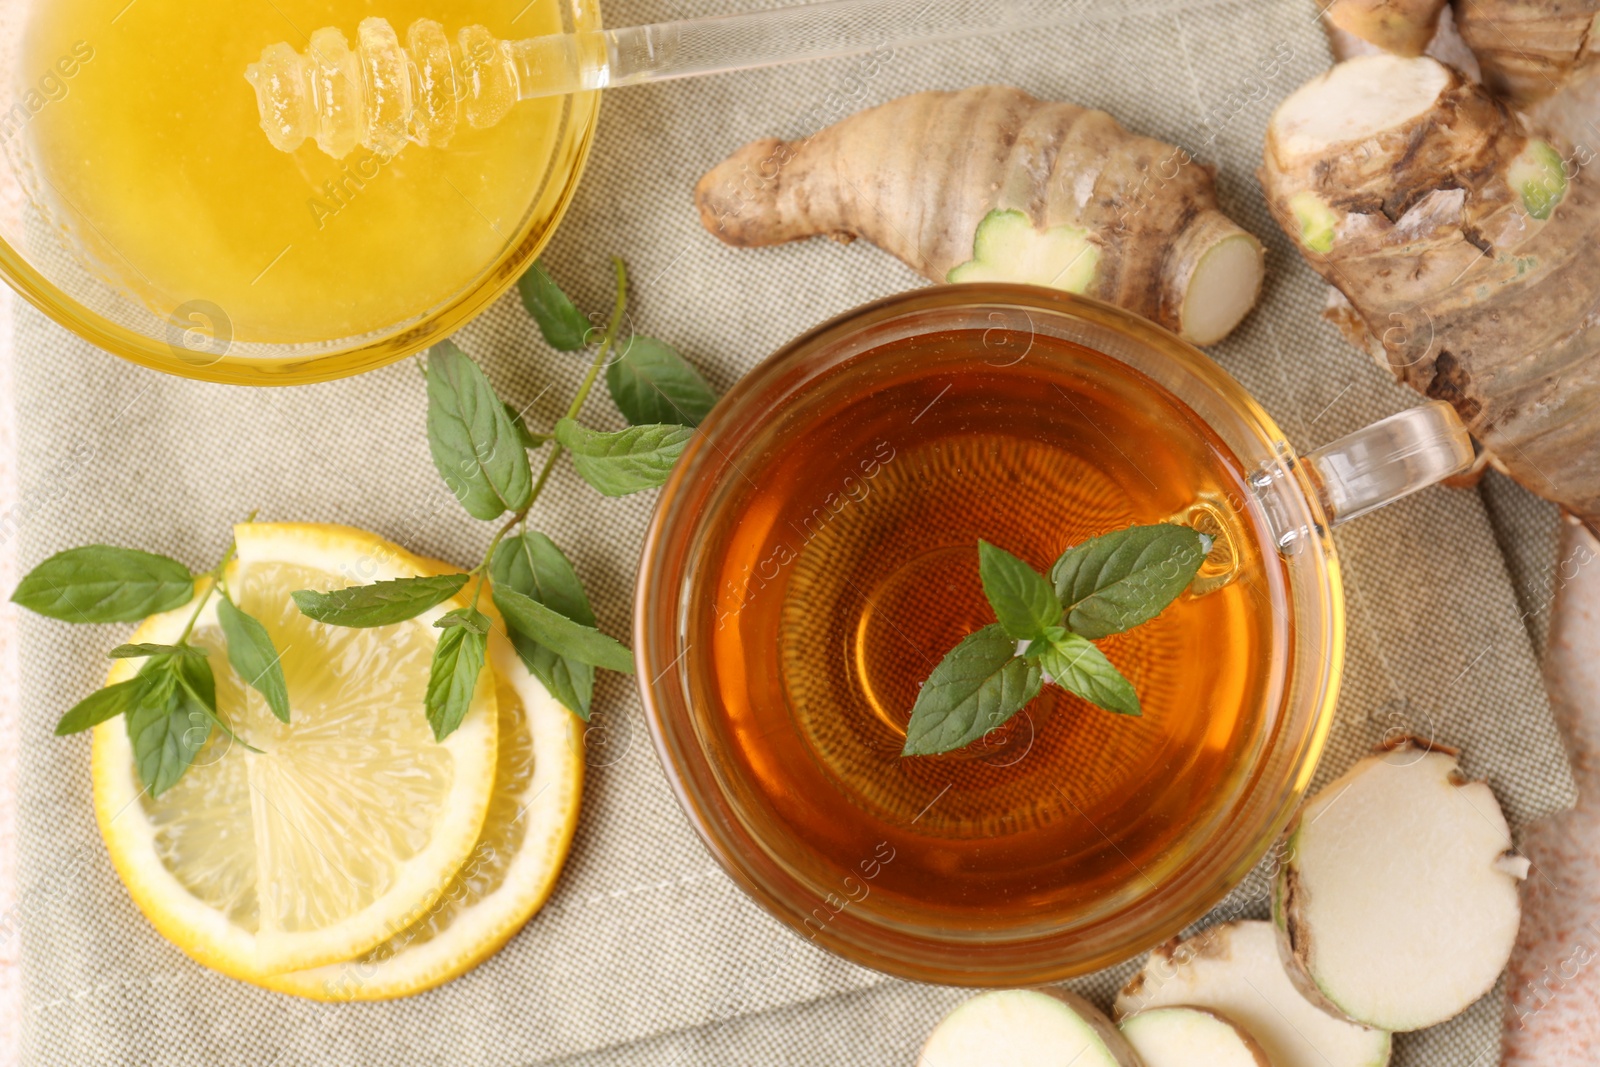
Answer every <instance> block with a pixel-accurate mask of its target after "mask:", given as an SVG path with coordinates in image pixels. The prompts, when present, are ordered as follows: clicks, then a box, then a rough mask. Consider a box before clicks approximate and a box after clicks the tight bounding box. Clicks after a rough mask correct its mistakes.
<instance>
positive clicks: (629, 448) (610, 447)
mask: <svg viewBox="0 0 1600 1067" xmlns="http://www.w3.org/2000/svg"><path fill="white" fill-rule="evenodd" d="M693 436H694V429H693V428H692V427H688V426H672V425H667V426H663V425H650V426H630V427H629V428H628V429H626V430H619V431H617V432H616V433H602V432H600V431H598V430H590V429H588V428H586V427H583V426H580V425H578V424H577V423H576V422H574V421H573V420H572V419H562V420H561V421H560V422H558V423H556V440H557V441H559V442H560V443H561V446H562V447H563V448H565V449H566V450H567V451H569V452H571V453H572V465H573V466H574V467H576V468H577V469H578V473H579V474H580V475H582V477H583V480H584V481H586V482H588V483H589V484H590V485H592V486H594V487H595V488H596V489H598V490H599V491H600V492H602V493H604V494H605V495H606V496H627V495H628V494H629V493H637V492H640V491H642V490H645V489H655V488H657V487H659V486H662V485H665V484H666V481H667V477H668V476H669V475H670V474H671V473H672V468H673V466H675V465H676V464H677V462H678V457H679V456H681V455H682V454H683V447H684V446H685V445H687V444H688V443H689V439H690V438H691V437H693Z"/></svg>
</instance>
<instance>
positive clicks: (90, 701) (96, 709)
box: [56, 678, 144, 737]
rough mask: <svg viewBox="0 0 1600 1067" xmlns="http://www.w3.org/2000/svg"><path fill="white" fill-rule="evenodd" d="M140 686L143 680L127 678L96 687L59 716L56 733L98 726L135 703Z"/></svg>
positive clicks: (142, 685) (65, 733) (62, 734)
mask: <svg viewBox="0 0 1600 1067" xmlns="http://www.w3.org/2000/svg"><path fill="white" fill-rule="evenodd" d="M143 687H144V680H143V679H141V678H129V679H128V680H127V681H125V682H118V683H117V684H116V685H108V686H106V687H105V688H104V689H96V690H95V691H94V692H93V693H90V694H89V695H88V696H86V697H84V698H83V699H82V700H80V701H78V702H77V703H76V704H74V705H73V706H72V707H71V708H70V709H69V710H68V711H67V713H66V714H65V715H63V716H61V721H60V722H58V723H56V736H57V737H65V736H67V735H68V734H75V733H79V732H81V731H83V730H87V729H89V728H90V727H91V726H99V725H100V724H101V723H103V722H105V721H106V720H107V719H113V718H116V717H117V716H118V715H121V714H122V713H123V712H125V711H127V710H128V709H129V708H132V707H133V706H134V704H136V703H137V702H138V700H139V691H140V690H141V689H142V688H143Z"/></svg>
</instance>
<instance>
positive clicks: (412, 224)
mask: <svg viewBox="0 0 1600 1067" xmlns="http://www.w3.org/2000/svg"><path fill="white" fill-rule="evenodd" d="M372 14H373V11H372V9H371V6H370V4H368V3H366V2H364V0H276V2H275V3H268V4H247V5H239V4H216V3H200V2H196V0H173V2H168V3H160V4H150V3H129V2H128V0H50V2H49V3H43V2H40V0H0V28H3V34H0V40H4V42H5V47H4V48H0V76H3V77H4V78H5V79H6V84H8V85H11V86H13V87H14V93H13V94H10V95H8V98H7V99H8V102H7V104H6V105H5V108H7V109H6V110H0V145H3V147H4V150H5V158H6V166H4V167H0V278H4V280H5V281H6V282H7V283H8V284H10V285H11V286H12V288H14V289H15V290H16V291H17V292H18V293H20V294H21V295H22V296H23V297H24V298H25V299H27V300H28V301H29V302H30V303H32V304H33V305H34V306H35V307H37V308H39V309H40V310H41V311H43V312H44V313H45V314H47V315H49V316H50V317H51V318H53V319H55V320H56V321H57V322H59V323H61V324H62V325H63V326H66V327H67V328H68V329H70V330H72V331H73V332H74V333H76V334H78V335H79V336H80V337H83V338H84V339H85V340H88V341H90V342H92V343H93V344H95V345H98V346H99V347H101V348H104V349H106V350H107V351H110V352H113V353H115V354H116V355H119V356H123V357H125V358H127V359H131V360H133V361H134V362H136V363H142V364H144V365H145V366H149V367H154V368H156V369H158V370H163V371H168V372H171V373H174V374H180V375H184V376H187V377H192V378H204V379H209V380H212V381H223V382H233V383H239V384H252V385H267V384H292V383H302V382H313V381H322V380H325V379H329V378H336V377H341V376H344V375H348V374H354V373H357V372H359V371H363V370H367V369H370V368H372V367H377V366H381V365H383V364H385V363H389V362H392V361H394V360H396V359H399V358H401V357H403V356H405V355H408V354H410V353H412V352H415V351H417V350H418V349H421V348H423V347H425V346H426V345H428V344H431V343H432V342H433V341H435V340H437V339H439V338H442V337H445V336H447V335H449V334H450V333H451V332H452V331H453V330H455V329H457V328H458V327H459V326H461V325H462V324H463V323H464V322H466V321H467V320H468V319H470V318H471V317H472V316H473V315H475V314H477V313H478V312H479V311H481V310H482V309H483V308H484V307H486V306H487V305H488V304H489V303H490V302H491V301H492V300H494V299H495V298H496V297H498V296H499V295H500V294H501V293H502V292H504V291H505V290H506V288H507V287H509V286H510V285H511V284H513V283H514V282H515V281H516V279H517V278H518V277H519V276H520V275H521V274H522V273H523V271H524V270H526V268H527V267H528V265H529V264H530V263H532V262H533V259H534V257H535V256H537V255H538V253H539V251H540V249H541V248H542V247H543V246H544V244H545V242H546V241H547V240H548V238H549V236H550V234H551V232H552V230H553V228H554V227H555V224H556V222H557V220H558V219H559V218H560V216H561V214H562V213H563V211H564V210H565V209H566V206H567V204H568V202H569V200H570V199H571V197H572V194H573V191H574V189H575V188H576V185H577V181H578V176H579V172H580V171H581V169H582V165H583V162H584V159H585V157H586V155H587V153H588V149H589V145H590V142H591V140H592V138H593V134H594V128H595V119H596V115H597V113H598V109H599V94H598V93H597V92H589V93H580V94H576V95H573V96H566V97H551V98H546V99H541V100H533V101H527V102H525V103H523V104H520V105H518V106H517V107H516V108H515V109H514V110H512V112H511V113H509V114H507V115H506V116H505V117H504V118H503V119H502V120H500V121H498V122H496V123H495V124H494V125H493V126H492V127H489V128H483V129H476V128H472V126H471V124H469V123H467V122H462V123H460V124H459V125H460V128H459V129H457V130H456V131H455V134H454V136H453V137H452V138H451V139H450V141H449V143H448V144H446V145H444V146H442V147H441V146H437V145H420V144H414V143H406V144H404V145H401V146H398V147H397V149H395V150H375V149H371V148H364V147H357V148H355V149H354V150H352V151H350V152H348V153H346V154H343V155H341V156H340V157H338V158H335V157H334V156H333V155H330V154H329V153H328V152H324V151H322V150H321V149H320V148H319V147H318V145H317V144H316V143H315V142H314V141H307V142H306V143H304V144H302V145H300V146H299V147H298V148H297V149H295V150H294V151H293V152H285V151H280V150H279V149H278V148H275V147H274V146H273V145H272V143H270V142H269V140H268V138H267V135H266V134H265V133H264V132H263V129H262V126H261V116H260V114H259V112H258V101H257V95H256V91H255V89H254V88H252V85H251V83H250V82H248V81H246V78H245V74H246V70H247V68H249V67H250V65H251V64H253V63H256V62H258V61H259V60H260V58H261V53H262V50H263V49H264V48H266V47H268V46H270V45H273V44H274V43H276V42H283V41H287V42H290V43H291V44H292V46H293V47H295V48H304V47H307V43H308V38H307V35H309V34H313V33H316V32H318V31H320V30H321V29H322V28H323V27H327V26H332V27H334V28H335V29H336V30H337V31H338V32H339V33H341V34H343V35H344V37H345V38H346V39H347V40H349V41H352V42H353V41H354V40H355V39H356V34H357V28H358V25H359V23H360V22H361V21H362V19H364V18H366V17H367V16H370V15H372ZM382 14H383V15H384V16H386V17H387V18H389V19H390V20H392V21H393V23H394V24H395V25H397V26H399V27H401V28H402V30H401V32H404V27H406V26H408V25H410V24H411V23H412V22H413V21H415V20H418V19H441V18H442V19H447V20H448V21H449V26H448V27H447V28H448V30H449V32H450V33H452V34H454V33H456V32H457V31H458V30H460V29H462V28H464V27H468V26H470V25H473V24H481V25H483V26H487V27H488V28H489V30H490V31H492V32H494V33H496V34H499V35H501V36H505V37H533V36H538V35H541V34H554V33H570V32H575V31H579V30H593V29H598V28H599V21H600V16H599V11H598V7H597V5H596V4H595V3H594V2H593V0H532V2H529V0H462V2H459V3H455V4H451V5H444V7H443V8H441V6H440V5H439V4H437V3H431V2H428V0H395V2H394V3H391V4H388V5H386V6H385V7H384V10H383V12H382Z"/></svg>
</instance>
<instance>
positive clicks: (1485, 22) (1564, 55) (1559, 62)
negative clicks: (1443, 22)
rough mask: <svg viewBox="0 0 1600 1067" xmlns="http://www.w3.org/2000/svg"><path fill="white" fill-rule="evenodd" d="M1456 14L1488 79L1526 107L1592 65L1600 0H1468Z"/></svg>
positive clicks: (1490, 83) (1510, 98) (1463, 37)
mask: <svg viewBox="0 0 1600 1067" xmlns="http://www.w3.org/2000/svg"><path fill="white" fill-rule="evenodd" d="M1455 15H1456V27H1457V29H1458V30H1459V31H1460V33H1461V39H1462V40H1464V41H1465V42H1466V43H1467V47H1468V48H1470V49H1472V52H1473V54H1474V55H1476V56H1477V57H1478V63H1479V65H1480V66H1481V67H1482V68H1483V80H1484V83H1485V84H1486V85H1488V86H1489V88H1490V89H1491V90H1493V91H1494V92H1496V93H1498V94H1500V95H1502V96H1505V97H1506V98H1507V99H1509V100H1510V101H1511V102H1512V103H1514V104H1516V105H1517V106H1518V107H1522V108H1527V107H1529V106H1531V105H1533V104H1535V103H1537V102H1538V101H1540V100H1543V99H1545V98H1546V97H1549V96H1551V95H1553V94H1555V93H1557V92H1559V91H1560V90H1561V89H1562V88H1563V87H1564V86H1565V84H1566V83H1567V82H1568V80H1569V79H1571V78H1572V77H1573V75H1574V74H1576V73H1577V72H1578V70H1579V68H1580V67H1584V66H1587V65H1588V63H1589V61H1590V59H1591V57H1592V55H1593V52H1592V51H1591V49H1592V47H1593V46H1592V45H1591V43H1590V30H1591V28H1592V27H1593V25H1594V21H1595V18H1596V16H1600V0H1560V2H1555V0H1467V2H1465V3H1457V4H1456V10H1455Z"/></svg>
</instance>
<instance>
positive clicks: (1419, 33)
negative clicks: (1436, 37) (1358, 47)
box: [1323, 0, 1446, 56]
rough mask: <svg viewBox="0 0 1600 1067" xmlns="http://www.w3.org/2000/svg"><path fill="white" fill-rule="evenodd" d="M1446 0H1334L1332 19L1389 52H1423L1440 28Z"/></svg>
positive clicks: (1329, 8) (1329, 17)
mask: <svg viewBox="0 0 1600 1067" xmlns="http://www.w3.org/2000/svg"><path fill="white" fill-rule="evenodd" d="M1445 4H1446V0H1333V2H1332V3H1330V4H1328V5H1327V7H1326V9H1325V10H1324V12H1323V14H1324V17H1326V18H1327V20H1328V21H1329V22H1331V23H1332V24H1333V25H1335V26H1337V27H1339V29H1341V30H1344V31H1345V32H1346V33H1353V34H1355V35H1356V36H1357V37H1359V38H1361V39H1362V40H1363V41H1366V42H1368V43H1369V44H1373V45H1376V46H1377V47H1379V48H1381V49H1383V50H1384V51H1385V52H1393V53H1394V54H1395V55H1400V56H1420V55H1421V54H1422V50H1423V49H1425V48H1427V47H1428V42H1429V41H1430V40H1432V39H1433V31H1434V30H1435V29H1436V28H1438V25H1439V14H1440V12H1441V11H1443V10H1444V7H1445Z"/></svg>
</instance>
